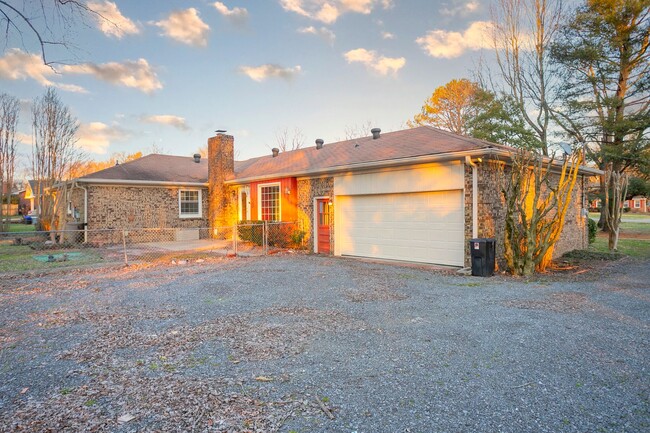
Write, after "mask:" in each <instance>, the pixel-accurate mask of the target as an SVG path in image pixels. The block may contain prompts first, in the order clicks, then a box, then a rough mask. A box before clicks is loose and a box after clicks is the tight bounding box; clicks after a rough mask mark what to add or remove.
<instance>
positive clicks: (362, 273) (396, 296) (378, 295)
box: [345, 267, 409, 302]
mask: <svg viewBox="0 0 650 433" xmlns="http://www.w3.org/2000/svg"><path fill="white" fill-rule="evenodd" d="M375 270H376V268H373V267H362V268H359V269H356V270H355V271H354V273H353V274H352V280H353V282H354V285H353V286H352V287H350V288H348V289H346V290H345V297H346V298H348V299H349V300H350V301H352V302H376V301H402V300H404V299H407V298H408V296H407V295H405V294H403V293H400V292H398V291H397V290H398V289H400V288H402V287H404V286H405V284H404V279H403V278H400V275H401V276H407V275H409V274H394V275H386V274H382V278H377V272H374V271H375Z"/></svg>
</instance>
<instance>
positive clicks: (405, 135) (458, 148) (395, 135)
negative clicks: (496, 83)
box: [235, 126, 506, 179]
mask: <svg viewBox="0 0 650 433" xmlns="http://www.w3.org/2000/svg"><path fill="white" fill-rule="evenodd" d="M488 147H500V148H506V147H505V146H499V145H496V144H492V143H488V142H486V141H482V140H478V139H474V138H469V137H463V136H459V135H456V134H452V133H450V132H446V131H442V130H440V129H436V128H432V127H429V126H420V127H418V128H413V129H405V130H402V131H395V132H388V133H382V134H381V136H380V138H378V139H376V140H375V139H373V138H372V136H369V137H363V138H357V139H353V140H346V141H339V142H336V143H330V144H328V143H325V145H324V146H323V148H322V149H316V147H315V146H310V147H308V148H303V149H298V150H294V151H289V152H281V153H280V154H279V155H278V156H276V157H275V158H274V157H273V156H272V155H267V156H262V157H258V158H253V159H249V160H247V161H242V162H239V163H238V164H237V165H236V167H235V178H236V179H248V178H254V177H258V176H259V177H262V176H266V177H268V176H272V175H276V174H277V175H278V176H280V175H283V174H288V173H292V174H295V173H302V172H307V171H309V172H313V171H318V170H323V171H326V170H327V169H335V168H336V167H340V166H347V165H354V164H362V163H370V162H381V161H389V160H398V159H403V158H412V157H417V156H426V155H437V154H442V153H452V152H464V151H471V150H477V149H485V148H488Z"/></svg>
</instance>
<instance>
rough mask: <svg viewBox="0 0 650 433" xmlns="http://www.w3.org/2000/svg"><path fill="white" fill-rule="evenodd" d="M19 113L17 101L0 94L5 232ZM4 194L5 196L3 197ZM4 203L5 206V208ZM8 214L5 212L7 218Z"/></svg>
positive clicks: (0, 208)
mask: <svg viewBox="0 0 650 433" xmlns="http://www.w3.org/2000/svg"><path fill="white" fill-rule="evenodd" d="M19 111H20V107H19V103H18V99H17V98H15V97H13V96H10V95H7V94H6V93H2V94H0V231H5V228H6V227H5V224H8V221H5V214H4V213H5V212H4V210H5V209H7V210H9V209H10V208H11V206H10V205H11V191H12V189H13V186H14V173H15V168H16V127H17V125H18V113H19ZM5 193H6V195H5ZM5 201H6V203H7V206H6V207H5V206H4V204H5ZM9 214H10V212H7V216H8V215H9Z"/></svg>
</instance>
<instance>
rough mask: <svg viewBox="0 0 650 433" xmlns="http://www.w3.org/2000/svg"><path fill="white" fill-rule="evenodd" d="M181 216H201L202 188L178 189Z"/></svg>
mask: <svg viewBox="0 0 650 433" xmlns="http://www.w3.org/2000/svg"><path fill="white" fill-rule="evenodd" d="M178 209H179V214H178V216H179V217H180V218H201V213H202V212H201V211H202V209H201V190H198V189H181V190H179V191H178Z"/></svg>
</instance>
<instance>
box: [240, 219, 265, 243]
mask: <svg viewBox="0 0 650 433" xmlns="http://www.w3.org/2000/svg"><path fill="white" fill-rule="evenodd" d="M239 224H240V225H239V226H237V229H238V231H239V239H241V240H242V241H245V242H252V243H254V244H255V245H262V242H264V238H263V233H264V221H241V222H240V223H239Z"/></svg>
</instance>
